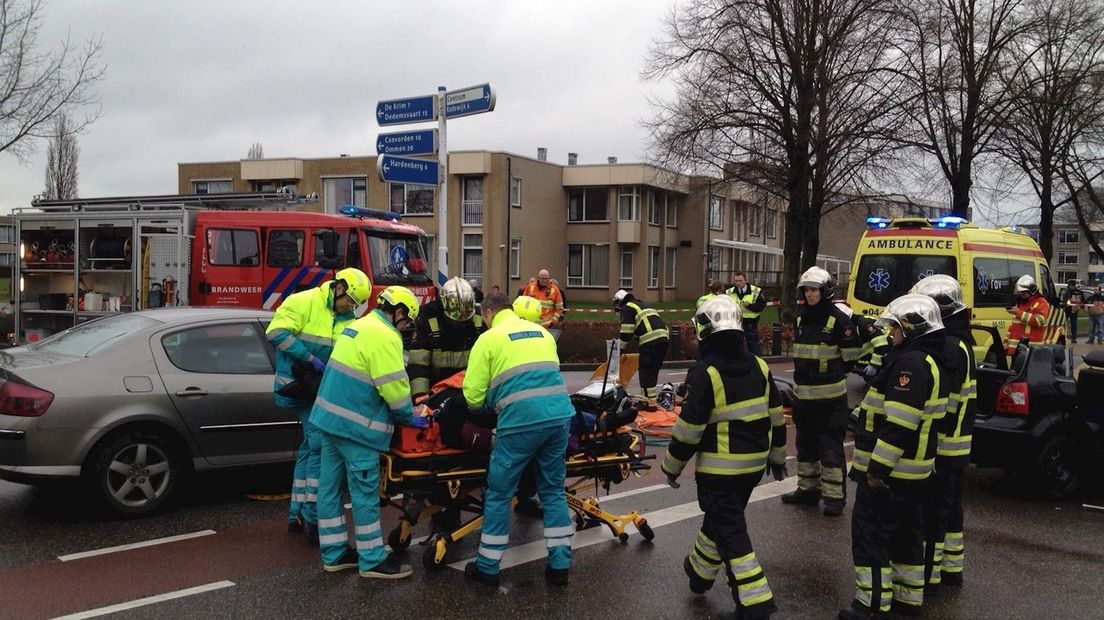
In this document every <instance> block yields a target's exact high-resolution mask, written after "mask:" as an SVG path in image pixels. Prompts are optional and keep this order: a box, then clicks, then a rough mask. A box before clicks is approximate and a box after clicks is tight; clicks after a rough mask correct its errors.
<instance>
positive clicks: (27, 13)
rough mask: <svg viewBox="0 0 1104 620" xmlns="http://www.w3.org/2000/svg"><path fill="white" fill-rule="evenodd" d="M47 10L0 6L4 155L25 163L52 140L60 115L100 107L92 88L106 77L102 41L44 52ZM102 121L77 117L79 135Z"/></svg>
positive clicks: (33, 0)
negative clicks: (38, 142) (39, 141)
mask: <svg viewBox="0 0 1104 620" xmlns="http://www.w3.org/2000/svg"><path fill="white" fill-rule="evenodd" d="M42 6H43V3H42V0H0V152H4V151H7V152H9V153H11V154H12V155H14V156H15V157H16V158H17V159H18V160H20V161H26V159H27V157H28V156H29V155H30V154H31V153H33V152H34V150H35V141H34V138H46V137H50V135H51V133H52V132H53V124H54V121H55V120H56V119H57V117H58V116H59V115H61V114H62V113H67V112H69V113H75V112H76V111H77V110H78V109H85V107H86V106H88V105H90V104H95V103H97V102H98V99H97V97H96V95H95V93H94V92H93V90H92V86H93V85H94V84H95V83H96V82H98V81H99V80H100V79H101V78H102V77H103V75H104V69H103V66H102V65H101V64H100V51H101V41H100V39H98V38H96V39H92V40H90V41H88V42H87V43H85V44H84V45H82V46H78V45H75V44H73V43H71V42H70V41H69V39H68V38H67V39H65V40H64V41H62V42H61V44H60V45H59V46H58V47H56V48H54V49H52V50H48V51H43V50H41V49H40V48H39V45H38V35H39V28H40V27H41V25H42ZM98 116H99V110H98V109H96V110H94V111H92V112H88V111H87V110H86V109H85V113H84V115H83V116H80V117H79V119H77V120H74V118H72V117H71V118H70V124H71V126H72V129H73V132H74V133H76V132H80V131H81V130H82V129H83V128H84V127H86V126H87V125H88V124H89V123H91V122H92V121H94V120H96V118H98Z"/></svg>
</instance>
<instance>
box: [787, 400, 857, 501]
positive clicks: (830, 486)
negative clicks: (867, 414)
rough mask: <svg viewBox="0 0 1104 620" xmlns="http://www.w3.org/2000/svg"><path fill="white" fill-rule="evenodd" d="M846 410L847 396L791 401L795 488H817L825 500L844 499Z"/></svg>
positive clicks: (845, 489)
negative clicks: (795, 472) (795, 440)
mask: <svg viewBox="0 0 1104 620" xmlns="http://www.w3.org/2000/svg"><path fill="white" fill-rule="evenodd" d="M848 414H849V412H848V411H847V397H846V396H841V397H839V398H829V399H825V400H803V399H798V400H797V401H796V402H794V407H793V420H794V425H795V426H796V427H797V476H798V478H797V487H798V489H801V490H806V491H815V490H819V491H820V493H821V497H823V498H824V500H825V501H836V502H844V501H846V500H847V485H845V484H844V483H843V473H844V454H843V438H844V435H846V434H847V416H848Z"/></svg>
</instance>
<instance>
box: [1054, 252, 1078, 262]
mask: <svg viewBox="0 0 1104 620" xmlns="http://www.w3.org/2000/svg"><path fill="white" fill-rule="evenodd" d="M1079 262H1081V253H1080V252H1071V251H1069V250H1058V264H1059V265H1076V264H1077V263H1079Z"/></svg>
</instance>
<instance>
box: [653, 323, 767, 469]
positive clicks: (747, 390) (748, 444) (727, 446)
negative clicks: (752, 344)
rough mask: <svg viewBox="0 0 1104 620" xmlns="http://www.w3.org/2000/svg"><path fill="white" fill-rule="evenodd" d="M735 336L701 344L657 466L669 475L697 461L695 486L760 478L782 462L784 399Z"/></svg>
mask: <svg viewBox="0 0 1104 620" xmlns="http://www.w3.org/2000/svg"><path fill="white" fill-rule="evenodd" d="M739 338H741V336H740V335H739V334H738V333H737V332H731V331H730V332H719V333H717V334H714V335H712V336H709V337H708V338H706V339H705V340H704V341H702V352H701V356H700V357H699V359H698V361H697V363H695V364H694V366H693V367H692V368H691V369H690V370H689V372H688V373H687V375H686V384H687V390H688V393H687V396H686V398H685V399H684V400H683V401H682V411H681V412H680V413H679V417H678V420H677V421H676V422H675V427H674V429H673V430H672V433H671V443H670V445H669V446H668V448H667V454H666V456H664V457H663V463H662V465H661V467H662V469H663V472H664V473H666V474H669V475H672V476H678V475H679V474H680V473H682V470H683V468H685V467H686V463H687V462H688V461H689V460H690V457H692V456H695V455H696V457H697V472H696V478H697V479H698V481H699V482H705V483H708V482H724V481H725V480H730V479H731V476H739V475H744V474H759V473H761V472H762V471H763V470H764V469H765V468H766V465H767V462H768V459H769V461H770V462H771V463H774V464H779V463H785V462H786V422H785V420H784V419H783V417H782V399H781V397H780V396H779V394H778V389H777V388H776V387H775V385H774V380H773V378H772V377H771V373H770V370H768V369H767V364H766V362H764V361H763V360H762V359H760V358H758V357H756V356H754V355H752V354H751V353H748V352H747V351H744V350H741V347H740V342H739Z"/></svg>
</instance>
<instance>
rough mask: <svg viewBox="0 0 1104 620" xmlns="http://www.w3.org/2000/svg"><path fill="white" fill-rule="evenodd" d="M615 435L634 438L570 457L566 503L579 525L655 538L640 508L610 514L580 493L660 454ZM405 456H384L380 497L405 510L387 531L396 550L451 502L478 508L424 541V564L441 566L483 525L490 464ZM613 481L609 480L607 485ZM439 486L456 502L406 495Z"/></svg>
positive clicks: (623, 537) (624, 537)
mask: <svg viewBox="0 0 1104 620" xmlns="http://www.w3.org/2000/svg"><path fill="white" fill-rule="evenodd" d="M616 434H617V435H623V436H628V437H630V438H631V439H630V442H629V446H628V449H627V451H626V452H627V453H625V452H618V453H615V454H604V455H599V456H597V457H591V456H588V455H586V454H574V455H571V456H569V457H568V458H567V476H566V477H567V478H568V479H575V480H574V481H572V482H569V483H568V484H567V485H566V487H565V488H564V494H565V496H566V499H567V507H568V509H569V510H571V512H572V513H573V514H574V518H575V522H576V525H577V529H584V528H586V527H594V526H601V525H605V526H606V527H608V528H609V530H610V532H611V533H612V534H613V536H614V537H616V538H617V539H618V540H620V541H621V542H622V543H626V542H628V540H629V533H628V531H627V529H628V526H629V524H630V523H631V524H632V525H633V526H634V527H635V528H636V530H637V532H639V533H640V536H641V537H642V538H643V539H644V540H645V541H651V540H652V539H653V538H655V532H654V531H653V530H652V528H651V526H649V525H648V521H647V519H645V518H644V517H643V516H642V515H640V513H638V512H636V511H635V510H633V511H630V512H628V513H626V514H614V513H610V512H607V511H605V510H603V509H602V507H601V505H600V503H599V500H598V497H596V496H586V497H584V496H581V495H580V493H579V492H580V490H581V489H582V488H583V487H585V486H589V485H590V484H591V483H592V482H593V481H595V480H596V479H597V476H598V475H599V474H602V478H603V480H609V482H613V483H618V482H622V481H624V480H627V479H628V478H629V476H632V475H637V476H639V475H641V474H640V472H641V471H642V470H647V469H649V468H650V467H649V466H647V465H643V464H642V463H641V461H643V460H646V459H651V458H655V457H654V456H646V455H644V454H643V450H644V441H643V439H642V438H641V437H640V436H638V435H637V434H636V433H632V432H629V431H628V430H627V429H622V430H620V431H619V432H618V433H616ZM612 435H614V433H609V432H606V433H593V434H591V435H586V436H584V437H583V438H582V439H583V440H584V441H585V440H588V439H591V440H593V439H601V438H603V437H610V436H612ZM403 458H405V457H403V456H401V455H397V454H392V453H384V454H381V455H380V497H381V499H382V502H383V503H385V504H387V505H389V506H392V507H394V508H397V509H399V511H400V512H401V513H402V517H401V518H400V520H399V524H398V525H396V526H395V527H394V528H393V529H392V530H391V531H390V533H389V534H388V536H387V544H388V545H390V546H391V549H392V550H393V551H402V550H404V549H406V548H407V547H409V546H410V543H411V540H412V538H413V531H412V530H413V527H414V526H415V525H418V524H420V523H424V522H426V521H428V520H429V519H430V518H431V517H432V516H433V515H434V514H436V513H438V512H441V511H442V510H444V509H445V508H446V507H448V508H455V509H460V510H464V511H468V512H474V513H476V516H475V517H474V518H472V519H470V520H468V521H466V522H464V523H462V524H461V525H460V527H458V528H457V529H456V530H453V531H452V532H447V533H436V534H433V535H432V536H430V537H429V539H427V540H426V541H425V542H424V543H423V544H425V545H426V549H425V551H424V552H423V554H422V565H423V566H425V567H426V568H427V569H435V568H441V567H442V566H443V564H444V561H445V556H446V555H447V554H448V549H449V546H450V545H453V544H455V543H456V542H458V541H460V540H461V539H463V538H464V537H465V536H467V535H468V534H471V533H472V532H475V531H478V530H479V529H480V528H481V527H482V526H483V514H482V500H481V499H479V498H477V497H476V494H477V492H478V491H479V490H481V489H482V488H483V487H484V486H485V481H486V477H487V469H486V467H482V468H479V467H460V468H457V469H451V470H448V471H431V470H415V469H408V470H402V469H401V468H400V467H399V466H398V465H399V461H400V459H403ZM609 482H605V483H604V486H605V488H607V489H608V487H609ZM434 486H440V487H441V489H440V490H443V491H444V492H445V493H447V495H448V497H449V498H450V499H451V500H452V502H451V505H449V506H445V505H442V504H441V503H433V502H432V501H430V502H428V505H423V503H426V502H424V499H425V498H421V497H415V498H408V497H407V493H408V491H410V490H414V489H417V490H423V491H424V490H427V489H430V488H433V487H434ZM400 493H402V494H403V500H402V503H399V502H396V501H395V500H394V499H393V498H394V497H395V496H396V495H398V494H400ZM515 501H516V500H515ZM404 504H405V505H404ZM415 504H417V505H419V506H420V508H419V509H418V510H417V511H413V510H410V509H409V508H408V507H409V506H413V505H415Z"/></svg>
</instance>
